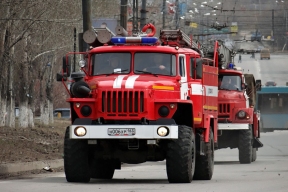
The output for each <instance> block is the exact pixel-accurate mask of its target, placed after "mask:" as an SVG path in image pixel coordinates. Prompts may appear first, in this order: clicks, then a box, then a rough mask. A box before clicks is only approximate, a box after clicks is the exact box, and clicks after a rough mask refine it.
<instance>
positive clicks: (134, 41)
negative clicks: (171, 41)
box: [111, 37, 158, 45]
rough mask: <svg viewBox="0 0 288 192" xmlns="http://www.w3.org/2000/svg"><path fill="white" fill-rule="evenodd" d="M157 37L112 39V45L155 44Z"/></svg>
mask: <svg viewBox="0 0 288 192" xmlns="http://www.w3.org/2000/svg"><path fill="white" fill-rule="evenodd" d="M157 41H158V38H157V37H112V38H111V42H112V43H113V44H151V45H152V44H155V43H156V42H157Z"/></svg>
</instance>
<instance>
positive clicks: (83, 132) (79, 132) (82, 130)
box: [74, 126, 87, 137]
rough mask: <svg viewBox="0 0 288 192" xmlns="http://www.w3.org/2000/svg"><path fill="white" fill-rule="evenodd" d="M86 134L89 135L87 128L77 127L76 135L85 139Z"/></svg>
mask: <svg viewBox="0 0 288 192" xmlns="http://www.w3.org/2000/svg"><path fill="white" fill-rule="evenodd" d="M86 133H87V131H86V129H85V127H81V126H79V127H76V128H75V129H74V134H75V135H77V136H78V137H83V136H85V135H86Z"/></svg>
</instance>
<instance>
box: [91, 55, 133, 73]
mask: <svg viewBox="0 0 288 192" xmlns="http://www.w3.org/2000/svg"><path fill="white" fill-rule="evenodd" d="M130 64H131V54H130V53H99V54H94V55H92V71H93V75H103V74H113V73H129V72H130Z"/></svg>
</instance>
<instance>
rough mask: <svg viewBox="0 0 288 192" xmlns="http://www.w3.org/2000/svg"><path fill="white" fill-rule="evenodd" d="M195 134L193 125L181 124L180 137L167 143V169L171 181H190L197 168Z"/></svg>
mask: <svg viewBox="0 0 288 192" xmlns="http://www.w3.org/2000/svg"><path fill="white" fill-rule="evenodd" d="M195 157H196V148H195V136H194V132H193V130H192V128H191V127H188V126H185V125H181V126H179V136H178V139H175V140H170V141H169V143H168V145H167V156H166V170H167V176H168V181H169V183H190V182H191V181H192V179H193V175H194V168H195Z"/></svg>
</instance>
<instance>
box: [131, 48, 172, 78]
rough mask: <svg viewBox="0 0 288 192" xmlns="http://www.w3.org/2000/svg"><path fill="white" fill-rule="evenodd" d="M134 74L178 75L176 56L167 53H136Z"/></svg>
mask: <svg viewBox="0 0 288 192" xmlns="http://www.w3.org/2000/svg"><path fill="white" fill-rule="evenodd" d="M134 64H135V66H134V73H138V74H139V73H149V74H157V75H170V76H175V75H176V56H175V55H172V54H165V53H135V57H134Z"/></svg>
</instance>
